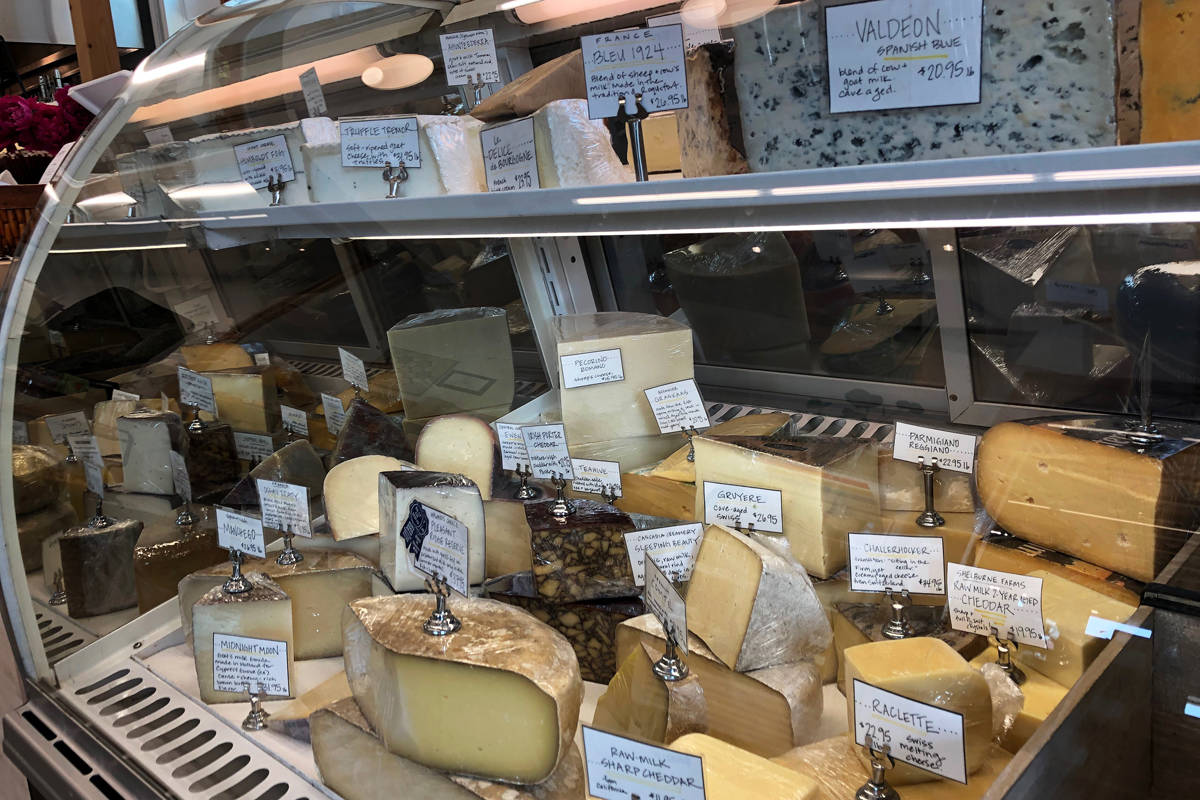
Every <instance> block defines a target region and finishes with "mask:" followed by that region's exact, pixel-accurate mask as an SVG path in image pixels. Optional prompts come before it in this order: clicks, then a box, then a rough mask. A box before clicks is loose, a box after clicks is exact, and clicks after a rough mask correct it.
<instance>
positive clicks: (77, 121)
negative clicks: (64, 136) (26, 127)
mask: <svg viewBox="0 0 1200 800" xmlns="http://www.w3.org/2000/svg"><path fill="white" fill-rule="evenodd" d="M67 91H68V90H67V87H65V86H64V87H63V88H61V89H58V90H56V91H55V92H54V101H55V102H56V103H58V107H59V108H60V109H62V113H63V116H64V117H66V119H67V122H68V124H69V126H70V128H71V133H72V136H78V135H79V134H80V133H81V132H83V129H84V128H86V127H87V126H88V123H90V122H91V121H92V117H93V116H94V115H93V114H92V112H90V111H88V110H87V109H86V108H84V107H83V106H81V105H80V104H79V103H77V102H75V101H74V100H73V99H71V97H69V96H68V94H67Z"/></svg>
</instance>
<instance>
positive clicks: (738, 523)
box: [704, 481, 783, 533]
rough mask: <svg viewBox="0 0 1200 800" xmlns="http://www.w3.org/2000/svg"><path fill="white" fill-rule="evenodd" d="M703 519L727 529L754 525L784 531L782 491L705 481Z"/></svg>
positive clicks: (769, 531) (766, 529) (777, 531)
mask: <svg viewBox="0 0 1200 800" xmlns="http://www.w3.org/2000/svg"><path fill="white" fill-rule="evenodd" d="M704 522H705V524H708V525H724V526H725V527H727V528H749V527H750V526H751V525H753V526H754V530H756V531H765V532H767V533H783V492H781V491H778V490H777V489H760V488H758V487H757V486H738V485H736V484H732V483H715V482H713V481H705V482H704Z"/></svg>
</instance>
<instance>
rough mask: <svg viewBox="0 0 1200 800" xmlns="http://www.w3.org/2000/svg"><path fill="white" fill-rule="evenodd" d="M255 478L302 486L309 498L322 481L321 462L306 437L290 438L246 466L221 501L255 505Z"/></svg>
mask: <svg viewBox="0 0 1200 800" xmlns="http://www.w3.org/2000/svg"><path fill="white" fill-rule="evenodd" d="M259 478H262V479H263V480H268V481H281V482H283V483H294V484H296V485H298V486H304V487H305V488H307V489H308V498H309V500H312V499H313V498H315V497H320V496H321V491H322V487H323V485H324V482H325V465H324V464H323V463H322V462H321V457H320V456H319V455H317V451H316V450H313V446H312V445H311V444H309V443H308V442H307V441H305V440H304V439H300V440H298V441H295V442H291V443H290V444H286V445H284V446H283V447H281V448H279V449H278V450H276V451H275V452H274V453H272V454H271V455H270V456H269V457H267V458H265V459H263V461H262V462H261V463H260V464H259V465H258V466H256V467H255V468H254V469H252V470H250V472H249V474H248V475H247V476H246V477H245V478H243V479H242V480H241V481H239V482H238V484H237V485H236V486H234V487H233V489H231V490H230V492H229V494H227V495H225V499H224V500H223V501H222V502H223V503H225V504H226V505H234V506H247V505H250V506H256V505H258V483H257V480H258V479H259Z"/></svg>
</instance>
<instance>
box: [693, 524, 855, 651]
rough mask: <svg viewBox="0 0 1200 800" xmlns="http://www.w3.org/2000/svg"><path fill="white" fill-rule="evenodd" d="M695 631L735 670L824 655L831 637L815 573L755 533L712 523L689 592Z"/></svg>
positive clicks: (701, 544) (694, 569)
mask: <svg viewBox="0 0 1200 800" xmlns="http://www.w3.org/2000/svg"><path fill="white" fill-rule="evenodd" d="M687 621H688V629H689V630H691V631H692V632H693V633H695V634H696V635H697V636H699V637H700V638H701V639H703V640H704V643H705V644H707V645H708V646H709V648H711V649H712V651H713V653H715V654H716V656H717V658H719V659H721V661H722V662H724V664H725V665H726V666H728V667H730V668H731V669H734V670H737V671H738V672H746V671H749V670H753V669H760V668H762V667H771V666H774V665H776V664H788V663H791V662H793V661H802V660H805V659H813V658H816V657H818V656H819V655H820V654H821V653H822V652H823V651H824V650H825V649H826V648H827V647H828V646H829V642H830V639H831V637H832V633H831V631H830V629H829V621H828V618H827V616H826V614H825V610H824V609H823V608H821V603H820V601H819V600H818V599H817V595H816V592H814V591H813V587H812V582H811V581H810V580H809V578H808V576H807V575H805V574H804V573H803V572H802V571H800V570H799V569H797V568H795V567H793V566H792V565H791V564H789V563H788V562H787V561H785V560H784V559H783V558H782V557H780V556H779V555H777V554H776V553H774V552H773V551H771V550H769V549H767V548H766V547H763V546H762V545H761V544H759V543H758V542H755V541H754V540H752V539H751V538H750V537H748V536H744V535H743V534H740V533H738V532H736V531H731V530H729V529H728V528H723V527H721V526H720V525H709V526H708V527H707V528H706V529H705V531H704V538H703V539H702V540H701V542H700V550H699V551H698V552H697V554H696V563H695V566H694V567H693V569H692V578H691V581H690V582H689V583H688V589H687Z"/></svg>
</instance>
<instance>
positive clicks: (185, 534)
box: [133, 506, 229, 614]
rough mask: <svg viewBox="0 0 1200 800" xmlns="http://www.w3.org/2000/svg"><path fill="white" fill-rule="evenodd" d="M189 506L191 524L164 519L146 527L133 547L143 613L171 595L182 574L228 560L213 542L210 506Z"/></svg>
mask: <svg viewBox="0 0 1200 800" xmlns="http://www.w3.org/2000/svg"><path fill="white" fill-rule="evenodd" d="M178 510H179V511H182V510H183V509H182V508H180V509H178ZM191 510H192V516H193V518H194V519H195V521H194V522H193V523H192V524H190V525H178V524H176V523H175V521H174V520H167V519H164V520H160V521H158V522H156V523H154V524H152V525H149V526H148V527H146V529H145V530H143V531H142V534H141V536H139V537H138V540H137V544H136V546H135V547H134V550H133V575H134V581H135V583H136V586H137V597H138V613H140V614H145V613H146V612H147V611H149V610H150V609H152V608H154V607H155V606H157V605H159V604H160V603H164V602H166V601H167V600H170V599H171V598H172V597H174V596H175V594H176V592H177V591H178V586H179V581H181V580H183V578H184V577H185V576H187V575H190V574H192V573H193V572H195V571H196V570H199V569H203V568H204V567H209V566H212V565H214V564H221V563H224V562H227V561H228V560H229V553H228V551H226V550H225V549H224V548H222V547H220V546H219V545H218V544H217V518H216V513H215V512H214V511H213V509H212V508H211V507H207V506H192V509H191Z"/></svg>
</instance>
